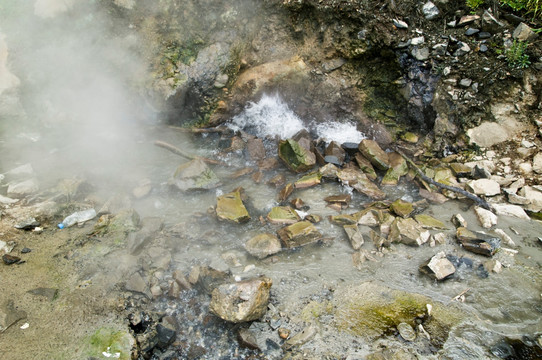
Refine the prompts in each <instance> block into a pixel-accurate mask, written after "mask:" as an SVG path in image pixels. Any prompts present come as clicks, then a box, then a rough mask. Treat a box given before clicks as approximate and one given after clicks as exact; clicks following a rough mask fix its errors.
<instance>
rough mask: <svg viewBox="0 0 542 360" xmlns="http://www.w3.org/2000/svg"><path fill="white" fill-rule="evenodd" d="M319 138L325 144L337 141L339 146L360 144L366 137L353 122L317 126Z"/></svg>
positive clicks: (328, 123) (327, 123) (326, 123)
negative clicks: (350, 143)
mask: <svg viewBox="0 0 542 360" xmlns="http://www.w3.org/2000/svg"><path fill="white" fill-rule="evenodd" d="M316 133H317V134H318V138H320V139H322V140H324V141H325V142H328V143H329V142H331V141H335V142H337V143H339V144H344V143H346V142H352V143H359V142H361V140H363V139H365V135H363V133H362V132H361V131H359V130H358V129H357V127H356V124H354V123H352V122H343V123H340V122H325V123H321V124H317V125H316Z"/></svg>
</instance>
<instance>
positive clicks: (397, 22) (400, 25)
mask: <svg viewBox="0 0 542 360" xmlns="http://www.w3.org/2000/svg"><path fill="white" fill-rule="evenodd" d="M392 21H393V25H395V27H396V28H398V29H408V24H407V23H406V22H404V21H403V20H399V19H393V20H392Z"/></svg>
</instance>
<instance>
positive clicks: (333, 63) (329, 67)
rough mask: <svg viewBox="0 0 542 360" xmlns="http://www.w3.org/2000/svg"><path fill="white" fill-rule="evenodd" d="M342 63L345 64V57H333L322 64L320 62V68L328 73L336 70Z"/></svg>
mask: <svg viewBox="0 0 542 360" xmlns="http://www.w3.org/2000/svg"><path fill="white" fill-rule="evenodd" d="M344 64H346V59H343V58H335V59H331V60H329V61H325V62H324V63H323V64H322V69H323V70H324V71H325V72H326V73H328V72H331V71H333V70H337V69H338V68H340V67H341V66H343V65H344Z"/></svg>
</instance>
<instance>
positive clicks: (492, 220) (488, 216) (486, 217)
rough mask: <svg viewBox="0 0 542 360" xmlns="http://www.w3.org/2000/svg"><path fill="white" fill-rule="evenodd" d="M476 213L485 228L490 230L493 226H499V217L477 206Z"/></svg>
mask: <svg viewBox="0 0 542 360" xmlns="http://www.w3.org/2000/svg"><path fill="white" fill-rule="evenodd" d="M474 212H475V213H476V216H477V217H478V220H479V221H480V224H481V225H482V226H483V227H484V228H486V229H489V228H491V227H492V226H494V225H497V215H495V214H493V213H492V212H491V211H489V210H486V209H482V208H481V207H479V206H475V207H474Z"/></svg>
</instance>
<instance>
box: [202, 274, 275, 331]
mask: <svg viewBox="0 0 542 360" xmlns="http://www.w3.org/2000/svg"><path fill="white" fill-rule="evenodd" d="M272 284H273V282H272V281H271V279H269V278H266V277H263V278H257V279H249V280H243V281H239V282H235V283H229V284H222V285H220V286H218V287H216V288H215V289H214V290H213V292H212V293H211V296H212V298H211V304H210V305H209V310H210V311H211V312H212V313H213V314H215V315H217V316H218V317H220V318H221V319H223V320H226V321H229V322H233V323H241V322H247V321H252V320H258V319H260V318H261V317H262V316H264V315H265V312H266V311H267V305H268V303H269V290H270V288H271V285H272Z"/></svg>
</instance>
